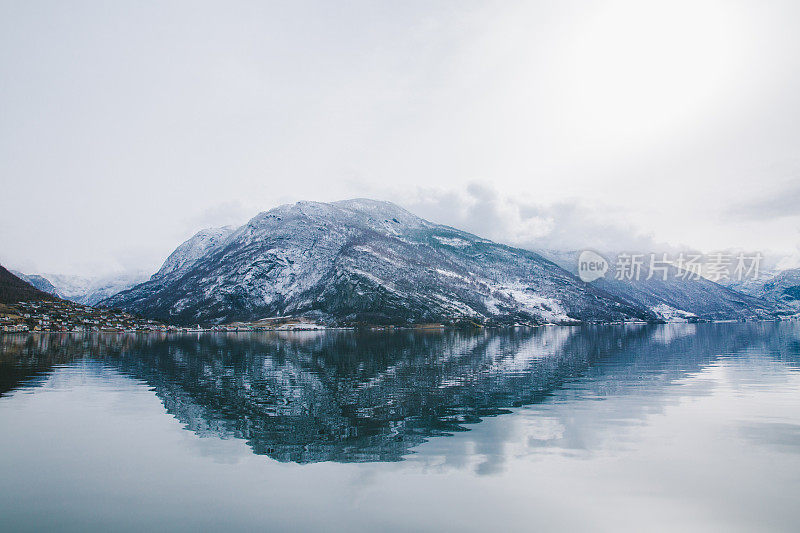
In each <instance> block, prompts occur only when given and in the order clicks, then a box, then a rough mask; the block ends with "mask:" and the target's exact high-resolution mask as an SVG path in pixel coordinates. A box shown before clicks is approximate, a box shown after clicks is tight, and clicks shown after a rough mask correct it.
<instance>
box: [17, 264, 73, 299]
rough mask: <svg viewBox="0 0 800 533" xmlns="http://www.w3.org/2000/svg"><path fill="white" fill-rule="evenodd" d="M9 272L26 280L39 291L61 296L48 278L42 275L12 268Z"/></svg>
mask: <svg viewBox="0 0 800 533" xmlns="http://www.w3.org/2000/svg"><path fill="white" fill-rule="evenodd" d="M11 273H12V274H14V275H15V276H17V277H18V278H19V279H21V280H23V281H27V282H28V283H30V284H31V285H33V286H34V287H36V288H37V289H39V290H40V291H44V292H46V293H48V294H52V295H53V296H58V297H60V296H61V294H59V292H58V289H56V287H55V286H54V285H53V284H52V283H50V280H49V279H47V278H45V277H44V276H40V275H38V274H30V275H28V274H23V273H22V272H19V271H17V270H12V271H11Z"/></svg>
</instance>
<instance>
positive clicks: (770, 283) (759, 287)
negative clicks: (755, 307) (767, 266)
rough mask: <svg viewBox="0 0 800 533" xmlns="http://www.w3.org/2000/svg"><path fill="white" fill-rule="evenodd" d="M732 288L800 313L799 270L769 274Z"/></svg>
mask: <svg viewBox="0 0 800 533" xmlns="http://www.w3.org/2000/svg"><path fill="white" fill-rule="evenodd" d="M733 287H734V288H736V289H737V290H739V291H741V292H744V293H747V294H749V295H751V296H754V297H756V298H762V299H765V300H768V301H771V302H775V303H776V304H778V305H780V306H783V307H786V308H788V309H791V310H793V311H800V268H793V269H789V270H780V271H777V272H770V273H767V275H766V276H762V277H759V279H756V280H745V282H737V283H735V284H734V285H733Z"/></svg>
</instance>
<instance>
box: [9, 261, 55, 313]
mask: <svg viewBox="0 0 800 533" xmlns="http://www.w3.org/2000/svg"><path fill="white" fill-rule="evenodd" d="M55 299H56V297H55V296H53V295H52V294H48V293H46V292H44V291H41V290H39V289H37V288H36V287H34V286H33V285H31V284H30V283H28V282H27V281H25V280H22V279H20V278H19V277H17V276H15V275H14V274H12V273H11V272H9V271H8V270H6V269H5V268H4V267H3V266H0V303H2V304H11V303H16V302H29V301H39V300H55Z"/></svg>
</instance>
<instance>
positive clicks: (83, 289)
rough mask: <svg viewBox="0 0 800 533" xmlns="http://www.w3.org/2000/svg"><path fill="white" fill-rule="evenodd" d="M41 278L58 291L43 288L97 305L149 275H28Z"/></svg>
mask: <svg viewBox="0 0 800 533" xmlns="http://www.w3.org/2000/svg"><path fill="white" fill-rule="evenodd" d="M36 278H41V279H43V280H44V281H46V282H47V283H49V284H50V286H51V287H53V288H54V289H55V291H56V292H52V291H50V290H47V289H44V288H43V287H41V286H38V285H36V284H34V283H33V282H32V281H31V283H32V284H34V285H36V286H37V287H39V288H40V289H41V290H44V291H46V292H50V293H51V294H55V295H57V296H59V297H61V298H64V299H65V300H70V301H73V302H76V303H79V304H85V305H96V304H97V303H99V302H100V301H102V300H105V299H106V298H109V297H111V296H113V295H115V294H117V293H118V292H120V291H124V290H126V289H129V288H131V287H133V286H134V285H137V284H139V283H142V282H143V281H146V280H147V279H148V278H149V275H148V274H147V273H146V272H125V273H121V274H113V275H108V276H100V277H84V276H70V275H63V274H41V275H36V274H32V275H27V278H26V279H28V280H31V279H36Z"/></svg>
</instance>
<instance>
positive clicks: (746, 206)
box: [728, 183, 800, 220]
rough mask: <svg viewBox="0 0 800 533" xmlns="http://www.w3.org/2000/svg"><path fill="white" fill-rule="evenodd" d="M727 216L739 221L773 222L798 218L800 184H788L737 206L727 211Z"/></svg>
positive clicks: (799, 214) (799, 213) (799, 212)
mask: <svg viewBox="0 0 800 533" xmlns="http://www.w3.org/2000/svg"><path fill="white" fill-rule="evenodd" d="M728 214H729V216H731V217H734V218H737V219H740V220H773V219H777V218H786V217H796V216H800V184H797V183H790V184H787V185H786V187H784V188H783V189H781V190H775V191H773V192H771V193H769V194H766V195H764V196H762V197H761V198H756V199H753V200H750V201H748V202H742V203H740V204H737V205H736V206H734V207H733V208H731V209H729V210H728Z"/></svg>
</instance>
